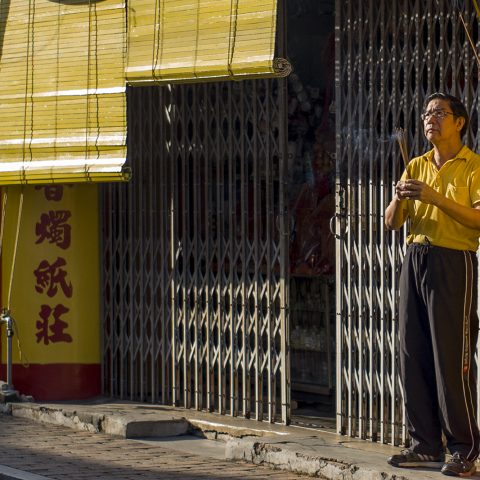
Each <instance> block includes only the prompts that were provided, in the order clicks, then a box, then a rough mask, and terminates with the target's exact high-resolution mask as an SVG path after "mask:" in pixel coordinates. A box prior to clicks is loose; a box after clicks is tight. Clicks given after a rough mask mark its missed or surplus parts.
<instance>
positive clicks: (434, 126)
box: [423, 98, 465, 145]
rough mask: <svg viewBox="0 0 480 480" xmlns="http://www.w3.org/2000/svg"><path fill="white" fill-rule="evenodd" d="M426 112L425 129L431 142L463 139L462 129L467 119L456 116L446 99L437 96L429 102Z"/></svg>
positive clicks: (426, 135)
mask: <svg viewBox="0 0 480 480" xmlns="http://www.w3.org/2000/svg"><path fill="white" fill-rule="evenodd" d="M424 113H426V116H425V118H424V121H423V131H424V133H425V137H427V140H428V141H429V142H431V143H433V144H434V145H435V144H437V143H443V142H449V141H456V140H457V139H461V136H460V131H461V130H462V127H463V124H464V123H465V119H464V118H463V117H458V118H455V117H454V116H453V112H452V109H451V108H450V104H449V103H448V102H447V101H446V100H442V99H440V98H435V99H434V100H432V101H431V102H429V104H428V105H427V108H426V110H425V112H424ZM442 117H443V118H442Z"/></svg>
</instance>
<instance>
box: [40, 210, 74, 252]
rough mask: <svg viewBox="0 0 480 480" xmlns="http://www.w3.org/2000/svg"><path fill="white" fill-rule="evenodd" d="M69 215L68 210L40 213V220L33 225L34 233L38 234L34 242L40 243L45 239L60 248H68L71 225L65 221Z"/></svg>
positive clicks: (70, 214)
mask: <svg viewBox="0 0 480 480" xmlns="http://www.w3.org/2000/svg"><path fill="white" fill-rule="evenodd" d="M71 216H72V213H71V212H70V211H69V210H56V211H54V210H50V211H49V212H48V213H42V215H41V216H40V222H38V223H37V225H36V227H35V233H36V234H37V235H38V239H37V241H36V242H35V243H42V242H43V241H44V240H45V239H47V240H48V241H49V242H50V243H55V244H56V245H57V246H58V247H60V248H63V249H66V248H68V247H69V246H70V242H71V227H70V225H69V224H68V223H66V222H67V221H68V219H69V218H70V217H71Z"/></svg>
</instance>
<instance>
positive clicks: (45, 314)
mask: <svg viewBox="0 0 480 480" xmlns="http://www.w3.org/2000/svg"><path fill="white" fill-rule="evenodd" d="M68 311H70V309H69V308H67V307H65V306H64V305H61V304H60V305H57V306H56V307H55V308H54V309H52V308H51V307H49V306H48V305H42V307H41V310H40V312H39V315H40V317H41V318H42V319H41V320H37V330H38V331H37V343H39V342H40V341H42V340H43V343H44V344H45V345H48V344H49V343H50V342H52V343H57V342H67V343H70V342H71V341H72V337H71V336H70V335H69V334H68V333H65V332H64V330H65V329H66V328H68V323H67V322H64V321H63V320H62V319H61V318H60V317H61V316H62V315H63V314H64V313H67V312H68ZM52 314H53V322H52V323H50V322H49V319H50V315H52Z"/></svg>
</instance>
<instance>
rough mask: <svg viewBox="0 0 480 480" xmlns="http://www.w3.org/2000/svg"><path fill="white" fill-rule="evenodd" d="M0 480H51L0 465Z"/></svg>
mask: <svg viewBox="0 0 480 480" xmlns="http://www.w3.org/2000/svg"><path fill="white" fill-rule="evenodd" d="M0 480H52V479H51V478H50V477H44V476H42V475H37V474H36V473H29V472H24V471H22V470H17V469H16V468H10V467H7V466H6V465H0Z"/></svg>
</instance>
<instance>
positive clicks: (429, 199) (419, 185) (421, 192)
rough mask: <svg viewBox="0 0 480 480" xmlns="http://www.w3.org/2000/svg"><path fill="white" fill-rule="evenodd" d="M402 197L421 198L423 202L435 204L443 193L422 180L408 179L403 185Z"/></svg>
mask: <svg viewBox="0 0 480 480" xmlns="http://www.w3.org/2000/svg"><path fill="white" fill-rule="evenodd" d="M401 190H402V197H403V198H407V199H408V200H420V201H421V202H423V203H429V204H433V205H435V203H436V201H437V200H438V199H439V197H441V196H442V195H441V194H440V193H438V192H437V191H436V190H434V189H433V188H432V187H430V186H429V185H427V184H426V183H424V182H421V181H420V180H415V179H407V180H405V181H404V182H403V185H402V186H401Z"/></svg>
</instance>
